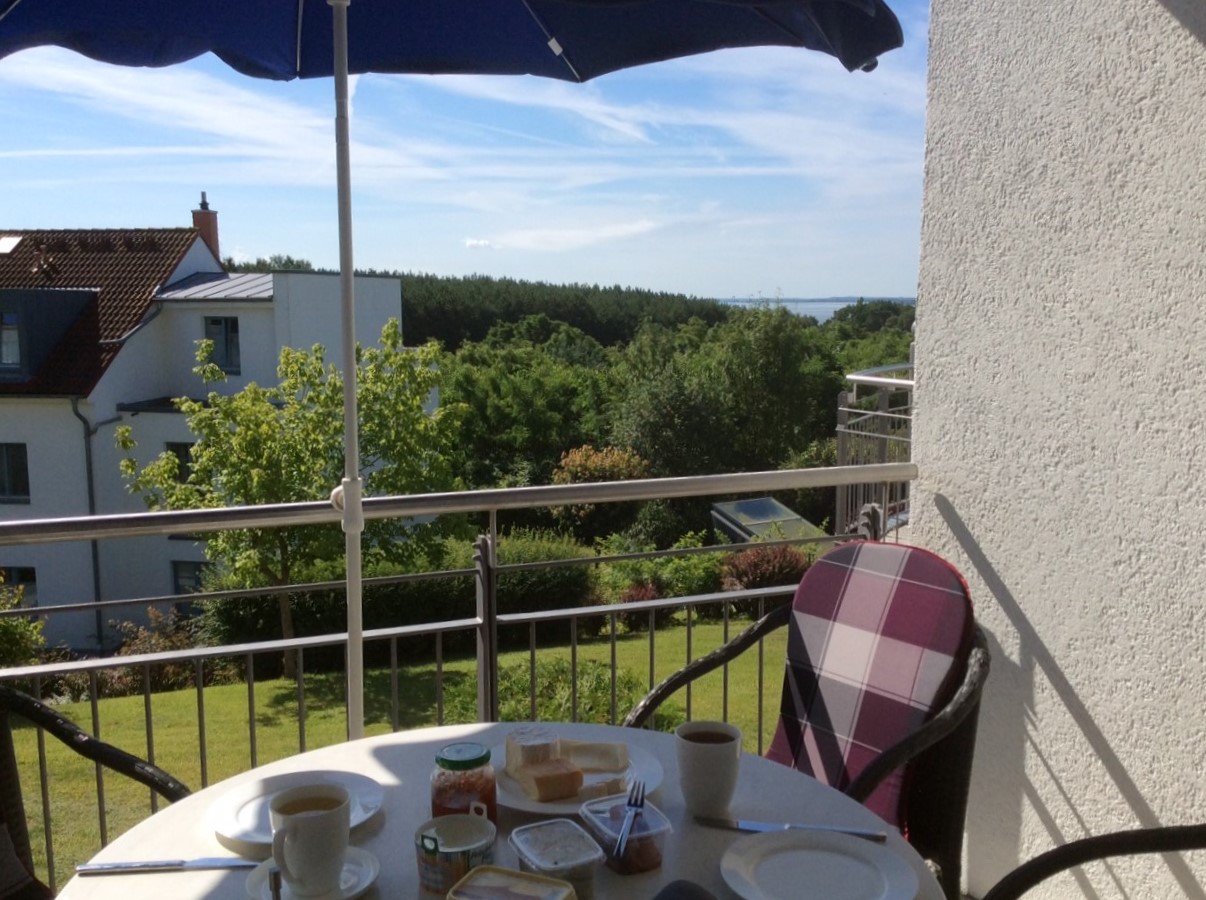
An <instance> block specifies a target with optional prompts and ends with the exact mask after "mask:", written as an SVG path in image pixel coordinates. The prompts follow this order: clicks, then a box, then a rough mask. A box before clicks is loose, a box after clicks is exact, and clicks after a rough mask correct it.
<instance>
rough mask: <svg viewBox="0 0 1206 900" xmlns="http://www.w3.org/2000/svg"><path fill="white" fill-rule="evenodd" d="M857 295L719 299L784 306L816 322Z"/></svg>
mask: <svg viewBox="0 0 1206 900" xmlns="http://www.w3.org/2000/svg"><path fill="white" fill-rule="evenodd" d="M858 299H859V298H858V297H814V298H811V299H802V298H791V297H781V298H776V299H774V300H767V299H763V298H755V299H737V298H729V299H727V300H720V302H721V303H725V304H727V305H729V306H747V307H757V306H785V307H787V308H788V309H789V310H791V311H792V312H793V313H795V314H796V315H798V316H812V317H813V318H814V319H816V320H817V321H818V322H824V321H825V320H826V319H828V318H829V317H830V316H832V315H833V314H834V313H835V312H837V311H838V310H839V309H841V308H842V307H843V306H849V305H850V304H852V303H857V302H858ZM866 299H868V300H891V301H893V302H894V303H913V302H915V298H913V297H868V298H866Z"/></svg>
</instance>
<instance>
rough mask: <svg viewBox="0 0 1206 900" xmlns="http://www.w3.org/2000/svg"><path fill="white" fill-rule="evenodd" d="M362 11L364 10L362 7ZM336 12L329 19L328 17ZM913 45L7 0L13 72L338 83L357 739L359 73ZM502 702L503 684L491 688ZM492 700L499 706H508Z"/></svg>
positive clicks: (434, 10)
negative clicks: (174, 68)
mask: <svg viewBox="0 0 1206 900" xmlns="http://www.w3.org/2000/svg"><path fill="white" fill-rule="evenodd" d="M349 5H350V7H351V8H350V9H349ZM328 6H329V7H330V9H329V10H328V9H327V7H328ZM902 42H903V36H902V33H901V29H900V23H899V22H898V21H897V19H896V16H895V15H894V14H893V13H892V11H891V10H890V9H889V8H888V7H887V6H886V5H885V4H884V2H883V0H355V2H354V3H352V2H351V0H0V59H2V58H4V57H5V56H8V55H10V54H12V53H16V52H17V51H19V50H24V49H26V48H29V47H38V46H45V45H53V46H59V47H65V48H67V49H69V50H74V51H76V52H78V53H82V54H84V55H85V56H89V57H92V58H93V59H97V60H100V61H102V62H108V63H114V64H117V65H124V66H167V65H172V64H173V63H178V62H183V61H184V60H187V59H192V58H194V57H196V56H200V55H201V54H203V53H213V54H215V55H216V56H218V57H219V58H220V59H222V60H223V61H225V62H226V63H227V64H228V65H230V66H231V67H233V68H234V69H236V70H237V71H239V72H242V73H243V74H245V75H249V76H252V77H256V78H271V79H280V80H287V79H292V78H318V77H323V76H334V80H335V157H336V180H337V191H338V198H339V199H338V206H339V209H338V214H339V268H340V293H341V298H340V300H341V310H340V318H341V326H342V334H341V357H342V360H343V372H344V385H343V396H344V446H345V452H344V457H345V460H344V478H343V482H342V484H341V485H340V486H339V487H337V488H336V489H335V490H334V491H333V492H332V495H331V499H332V502H333V503H334V504H335V506H336V507H337V508H339V509H340V510H342V514H343V530H344V532H345V535H346V542H345V548H346V554H347V616H348V649H347V660H348V671H347V680H348V734H349V737H353V738H356V737H360V736H362V735H363V734H364V657H363V646H362V644H363V629H362V619H361V556H360V535H361V532H363V530H364V513H363V505H362V500H361V487H362V482H361V478H360V451H359V443H358V439H357V424H358V414H357V406H356V363H355V359H356V347H355V337H354V335H355V298H354V295H353V289H352V285H353V273H354V267H353V255H352V214H351V162H350V158H349V149H348V148H349V144H350V140H349V134H348V132H349V128H348V75H349V73H365V72H381V73H391V72H392V73H414V74H438V73H451V72H458V73H474V74H497V75H522V74H527V75H541V76H545V77H549V78H560V79H564V80H568V81H586V80H587V79H589V78H593V77H595V76H597V75H603V74H605V73H607V72H614V71H616V70H618V69H624V68H628V67H631V66H637V65H643V64H645V63H651V62H658V61H660V60H664V59H671V58H674V57H678V56H687V55H690V54H694V53H704V52H707V51H710V50H719V49H722V48H728V47H752V46H763V45H776V46H787V47H803V48H807V49H810V50H818V51H821V52H823V53H828V54H829V55H831V56H835V57H837V59H838V60H839V61H840V62H841V63H842V65H844V66H845V67H846V68H847V69H848V70H850V71H854V70H856V69H862V70H864V71H869V70H871V69H873V68H875V65H876V62H877V58H878V56H879V54H881V53H885V52H887V51H888V50H892V49H894V48H896V47H899V46H900V45H901V43H902ZM487 689H488V686H487ZM481 690H482V689H481V687H479V696H485V697H486V700H487V706H488V707H489V708H491V709H495V708H496V706H497V698H496V697H492V696H491V695H489V694H487V695H482V694H481Z"/></svg>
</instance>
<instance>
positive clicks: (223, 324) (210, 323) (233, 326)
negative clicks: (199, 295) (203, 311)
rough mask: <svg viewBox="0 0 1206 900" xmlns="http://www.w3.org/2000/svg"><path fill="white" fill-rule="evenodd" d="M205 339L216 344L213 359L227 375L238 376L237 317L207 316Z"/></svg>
mask: <svg viewBox="0 0 1206 900" xmlns="http://www.w3.org/2000/svg"><path fill="white" fill-rule="evenodd" d="M205 337H206V339H207V340H210V341H213V342H214V352H213V356H212V359H213V361H214V363H215V364H216V365H217V366H218V368H219V369H221V370H222V371H223V372H225V373H226V374H227V375H238V374H239V371H240V368H241V367H240V364H239V320H238V318H236V317H235V316H206V317H205Z"/></svg>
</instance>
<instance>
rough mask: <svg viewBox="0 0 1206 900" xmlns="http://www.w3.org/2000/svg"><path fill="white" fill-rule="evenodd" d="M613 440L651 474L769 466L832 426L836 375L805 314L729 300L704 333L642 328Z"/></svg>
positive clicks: (694, 328) (828, 431) (826, 345)
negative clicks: (730, 306) (721, 318)
mask: <svg viewBox="0 0 1206 900" xmlns="http://www.w3.org/2000/svg"><path fill="white" fill-rule="evenodd" d="M626 360H627V363H628V365H627V368H626V370H625V375H626V381H625V384H624V388H623V391H622V400H621V401H620V403H619V408H618V413H617V416H616V418H615V421H614V430H613V443H615V444H617V445H618V446H627V447H630V448H631V449H633V450H634V451H636V453H638V454H639V455H640V456H641V457H642V458H644V459H646V460H648V461H649V464H650V466H651V469H652V471H653V473H654V474H656V475H696V474H707V473H716V472H739V471H756V470H760V469H774V468H777V467H778V466H779V464H780V463H781V462H782V461H783V460H784V459H785V458H786V457H787V456H788V455H789V454H790V453H791V452H792V451H793V450H797V449H802V448H803V447H806V446H807V445H808V444H809V443H810V442H812V441H814V440H817V439H819V438H821V437H824V436H826V435H828V434H832V432H833V428H834V425H835V423H836V412H835V401H836V399H837V394H838V391H839V390H840V389H841V385H842V375H841V371H840V369H839V367H838V364H837V361H836V359H835V358H834V356H833V353H832V352H831V350H830V344H829V342H828V341H827V340H826V339H825V338H824V336H823V335H822V334H821V332H820V330H819V329H818V328H817V327H816V325H815V324H814V323H812V322H811V320H809V319H806V318H802V317H800V316H795V315H793V314H792V313H790V312H789V311H788V310H786V309H784V308H782V307H774V308H766V309H752V310H736V311H735V312H734V314H733V316H732V317H731V318H730V320H729V321H727V322H724V323H721V324H719V325H716V326H713V327H712V328H710V329H708V330H707V331H706V333H702V334H701V332H700V330H699V328H698V327H697V326H691V327H688V328H686V329H684V332H683V333H681V334H676V335H670V334H668V333H666V332H660V333H659V332H650V333H649V334H645V333H642V334H641V335H639V336H638V340H637V341H634V343H633V346H632V347H631V348H629V352H628V353H627V354H626Z"/></svg>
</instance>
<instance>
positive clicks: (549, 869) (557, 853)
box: [511, 819, 604, 900]
mask: <svg viewBox="0 0 1206 900" xmlns="http://www.w3.org/2000/svg"><path fill="white" fill-rule="evenodd" d="M511 846H512V847H514V848H515V855H516V856H518V857H519V868H520V870H521V871H523V872H535V873H536V874H537V875H547V876H548V877H550V878H559V879H561V880H562V881H568V882H569V883H570V884H572V885H573V886H574V892H575V893H576V894H577V895H578V900H593V898H594V896H595V873H596V872H597V871H598V870H599V865H600V864H601V863H602V862H603V857H604V854H603V851H602V850H601V849H600V848H599V845H598V844H596V843H595V839H594V838H592V837H591V836H590V835H589V834H587V833H586V831H585V830H584V829H583V828H582V826H581V825H579V824H578V823H577V822H574V821H573V820H571V819H548V820H547V821H544V822H534V823H533V824H531V825H522V826H520V827H519V828H516V829H515V830H514V831H512V832H511Z"/></svg>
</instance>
